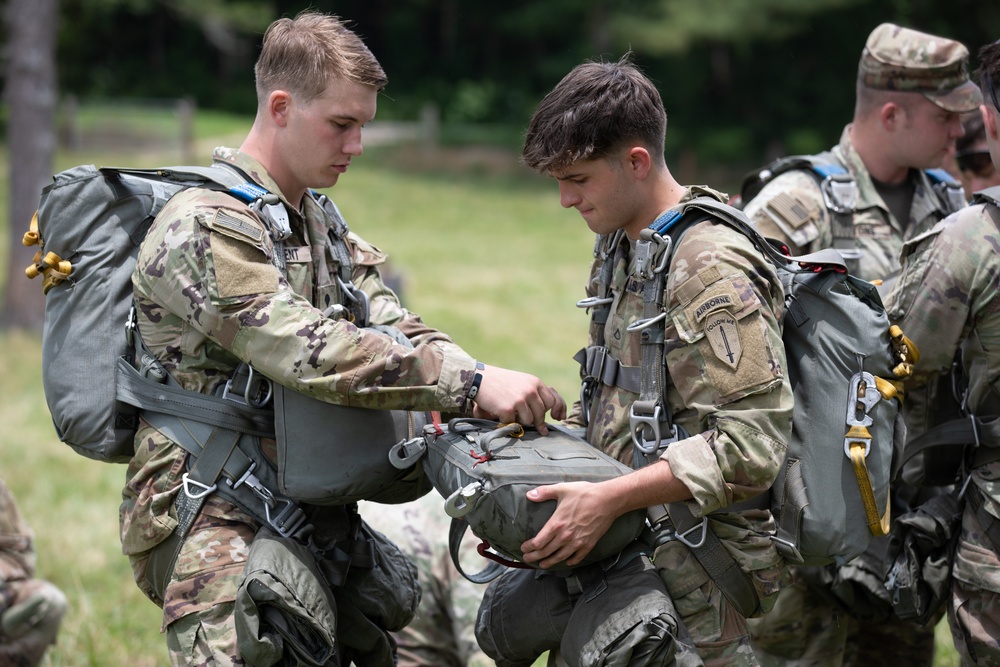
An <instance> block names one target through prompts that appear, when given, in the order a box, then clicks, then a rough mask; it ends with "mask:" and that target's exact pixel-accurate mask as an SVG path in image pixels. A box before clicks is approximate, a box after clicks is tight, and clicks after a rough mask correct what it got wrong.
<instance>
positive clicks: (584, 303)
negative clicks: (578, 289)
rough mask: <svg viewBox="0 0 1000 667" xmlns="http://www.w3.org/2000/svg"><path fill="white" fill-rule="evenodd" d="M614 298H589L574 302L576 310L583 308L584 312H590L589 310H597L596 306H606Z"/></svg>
mask: <svg viewBox="0 0 1000 667" xmlns="http://www.w3.org/2000/svg"><path fill="white" fill-rule="evenodd" d="M614 300H615V298H614V297H613V296H605V297H600V296H589V297H587V298H586V299H580V300H579V301H577V302H576V307H577V308H583V309H584V310H590V309H591V308H597V307H598V306H606V305H608V304H609V303H611V302H612V301H614Z"/></svg>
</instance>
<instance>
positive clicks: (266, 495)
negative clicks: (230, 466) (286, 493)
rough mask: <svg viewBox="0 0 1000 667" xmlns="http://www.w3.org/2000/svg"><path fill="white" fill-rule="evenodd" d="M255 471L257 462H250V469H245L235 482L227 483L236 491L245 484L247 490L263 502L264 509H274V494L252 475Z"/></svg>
mask: <svg viewBox="0 0 1000 667" xmlns="http://www.w3.org/2000/svg"><path fill="white" fill-rule="evenodd" d="M256 469H257V462H256V461H252V462H251V463H250V467H249V468H247V470H246V472H244V473H243V474H242V475H240V478H239V479H237V480H236V481H235V482H229V486H231V487H232V488H234V489H238V488H240V487H241V486H243V485H244V484H245V485H246V486H247V488H248V489H250V490H251V491H253V492H254V495H256V496H257V497H258V498H260V499H261V500H262V501H264V505H265V506H266V507H274V506H275V504H276V500H275V497H274V494H273V493H271V490H270V489H268V488H267V487H266V486H264V484H263V483H262V482H261V481H260V479H258V477H257V476H256V475H254V474H253V471H254V470H256Z"/></svg>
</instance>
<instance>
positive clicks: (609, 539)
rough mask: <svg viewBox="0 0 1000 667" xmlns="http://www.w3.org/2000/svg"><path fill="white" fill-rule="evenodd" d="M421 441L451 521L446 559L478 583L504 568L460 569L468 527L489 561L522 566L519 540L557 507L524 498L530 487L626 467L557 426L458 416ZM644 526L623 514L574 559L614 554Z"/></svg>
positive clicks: (604, 475)
mask: <svg viewBox="0 0 1000 667" xmlns="http://www.w3.org/2000/svg"><path fill="white" fill-rule="evenodd" d="M424 440H425V442H424V445H423V447H422V449H426V460H425V462H424V471H425V473H426V474H427V477H428V478H429V479H430V481H431V483H432V484H433V485H434V488H435V489H436V490H437V491H438V493H440V494H441V496H442V497H443V498H445V503H444V510H445V512H446V513H447V514H448V515H449V516H451V517H452V519H453V521H452V530H451V535H450V537H449V546H450V550H451V555H452V560H453V562H454V563H455V566H456V567H457V568H458V570H459V571H460V572H461V573H462V574H463V575H464V576H466V578H468V579H470V580H472V581H476V582H485V581H489V580H491V579H492V578H494V577H495V576H496V575H498V574H499V573H500V572H501V571H502V570H503V567H489V568H487V569H485V570H484V571H483V572H480V573H476V574H472V573H466V572H465V571H464V570H463V569H462V565H461V563H460V562H459V559H458V547H459V543H460V542H461V539H462V536H463V535H464V533H465V530H466V529H471V531H472V533H473V534H474V535H476V536H477V537H479V538H480V539H481V540H483V542H484V546H483V548H482V549H481V550H480V553H481V554H482V555H484V556H485V557H487V558H490V559H492V560H493V561H494V563H499V564H501V565H509V566H514V567H519V566H523V562H522V560H521V559H522V556H523V554H522V552H521V544H522V543H523V542H525V541H526V540H529V539H531V538H532V537H534V536H535V534H536V533H537V532H538V531H539V530H540V529H541V528H542V527H543V526H544V525H545V523H546V522H547V521H548V520H549V518H550V517H551V516H552V513H553V512H554V511H555V508H556V502H555V501H554V500H549V501H546V502H542V503H536V502H533V501H531V500H528V498H527V496H526V494H527V492H528V491H530V490H531V489H533V488H535V487H538V486H545V485H549V484H558V483H561V482H580V481H583V482H601V481H604V480H608V479H613V478H615V477H619V476H621V475H624V474H627V473H628V472H630V468H629V467H628V466H626V465H624V464H622V463H619V462H618V461H616V460H615V459H613V458H611V457H610V456H608V455H606V454H604V453H603V452H601V451H600V450H598V449H597V448H595V447H593V446H591V445H590V444H588V443H587V442H586V441H584V440H581V439H579V438H577V437H575V436H573V435H572V434H570V433H569V432H567V431H565V430H562V429H560V428H559V427H557V426H550V428H549V434H548V435H545V436H542V435H541V434H540V433H539V432H538V431H537V430H535V429H533V428H524V427H522V426H521V425H519V424H499V423H497V422H493V421H489V420H484V419H471V418H464V417H459V418H455V419H452V420H451V421H449V422H448V423H447V424H446V425H444V426H443V427H441V428H436V427H435V426H434V425H429V426H426V427H425V428H424ZM644 528H645V513H644V512H643V511H641V510H636V511H633V512H629V513H627V514H624V515H622V516H621V517H619V518H618V519H617V520H616V521H615V523H614V524H613V525H612V527H611V528H610V529H609V530H608V532H607V533H605V535H604V536H603V537H602V538H601V539H600V540H599V541H598V543H597V545H596V546H595V547H594V549H593V550H592V551H591V552H590V553H589V554H588V555H587V556H586V558H585V559H584V560H583V562H582V563H580V565H581V566H583V565H588V564H590V563H594V562H597V561H600V560H603V559H605V558H609V557H613V556H615V555H616V554H618V553H619V552H621V550H622V549H624V548H625V547H626V546H627V545H628V544H629V543H631V542H633V541H634V540H635V539H636V538H637V537H638V536H639V534H640V533H641V532H642V530H643V529H644ZM488 549H492V550H493V551H492V552H490V551H487V550H488ZM552 569H555V570H560V569H566V566H565V565H556V566H554V567H553V568H552Z"/></svg>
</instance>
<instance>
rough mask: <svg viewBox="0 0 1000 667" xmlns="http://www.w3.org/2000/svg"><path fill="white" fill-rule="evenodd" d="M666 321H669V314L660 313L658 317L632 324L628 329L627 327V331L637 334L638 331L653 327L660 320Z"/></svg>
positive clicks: (647, 318)
mask: <svg viewBox="0 0 1000 667" xmlns="http://www.w3.org/2000/svg"><path fill="white" fill-rule="evenodd" d="M665 319H667V314H666V313H665V312H664V313H660V314H659V315H657V316H656V317H646V318H643V319H641V320H636V321H635V322H633V323H632V324H630V325H628V326H627V327H625V331H627V332H629V333H635V332H636V331H641V330H643V329H645V328H647V327H651V326H653V325H654V324H656V323H657V322H659V321H660V320H665Z"/></svg>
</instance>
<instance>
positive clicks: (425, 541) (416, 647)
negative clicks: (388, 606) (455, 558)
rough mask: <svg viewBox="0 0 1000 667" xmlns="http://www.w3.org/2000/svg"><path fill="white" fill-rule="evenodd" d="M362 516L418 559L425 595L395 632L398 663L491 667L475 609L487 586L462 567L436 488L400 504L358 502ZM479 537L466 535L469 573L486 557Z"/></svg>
mask: <svg viewBox="0 0 1000 667" xmlns="http://www.w3.org/2000/svg"><path fill="white" fill-rule="evenodd" d="M359 505H360V511H361V515H362V516H363V517H364V518H365V521H367V522H368V523H369V524H371V525H372V526H373V527H374V528H375V529H376V530H378V531H380V532H382V533H383V534H384V535H386V536H387V537H388V538H389V539H391V540H392V541H393V542H395V543H396V544H398V545H399V547H400V549H402V550H403V552H404V553H406V555H408V556H409V557H410V558H412V559H413V561H414V562H415V563H416V564H417V573H418V577H419V581H420V587H421V589H422V590H423V596H422V597H421V599H420V606H419V607H418V609H417V615H416V617H415V618H414V619H413V621H412V622H411V623H410V624H409V625H408V626H407V627H406V628H404V629H403V630H401V631H399V632H396V633H393V636H394V637H395V639H396V643H397V646H398V656H399V663H398V667H489V666H491V665H493V664H494V663H493V661H492V660H491V659H490V658H489V656H487V655H486V654H485V653H483V652H482V650H481V649H480V648H479V645H478V644H477V643H476V634H475V630H476V614H477V613H478V611H479V605H480V603H481V602H482V599H483V594H484V592H485V591H486V586H485V585H484V584H474V583H472V582H471V581H469V580H468V579H466V578H465V577H463V576H462V575H461V573H459V572H458V570H457V568H456V567H455V565H454V564H453V563H452V560H451V554H450V552H449V549H448V530H449V526H450V523H451V517H449V516H448V515H447V514H445V512H444V501H443V500H442V499H441V497H440V496H439V495H438V494H437V493H434V492H431V493H429V494H427V495H425V496H423V497H422V498H420V499H418V500H415V501H413V502H410V503H405V504H402V505H382V504H378V503H360V504H359ZM477 543H478V539H476V538H475V537H474V536H473V535H471V534H467V535H466V539H465V540H464V541H463V542H462V547H461V549H460V558H461V562H462V567H463V569H464V570H465V571H466V572H470V573H471V572H477V571H478V570H480V569H482V568H483V567H484V566H485V564H486V563H488V561H486V560H485V559H484V558H483V557H482V556H480V555H479V554H478V553H477V552H476V544H477Z"/></svg>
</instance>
